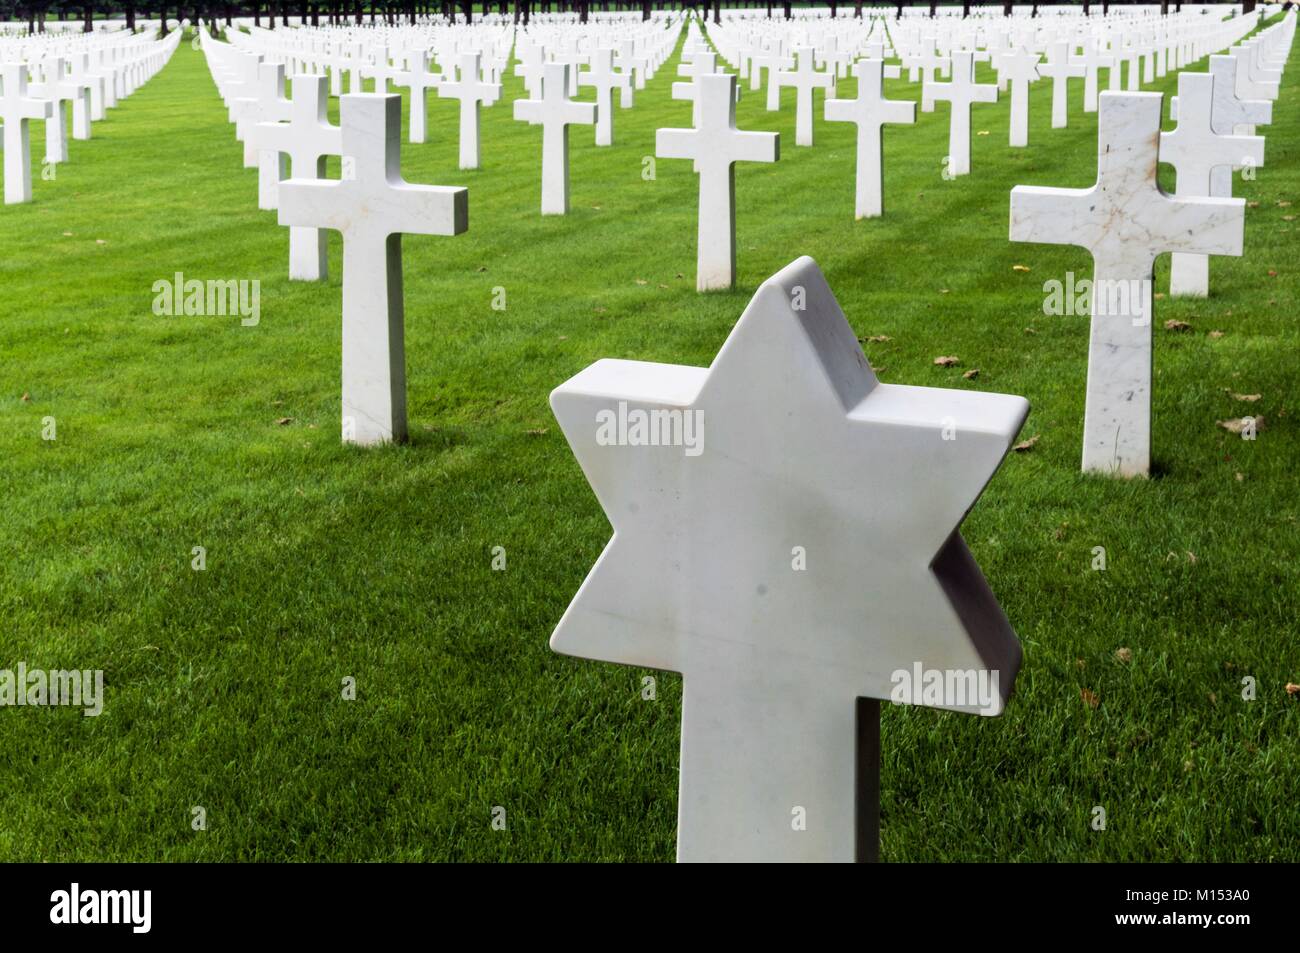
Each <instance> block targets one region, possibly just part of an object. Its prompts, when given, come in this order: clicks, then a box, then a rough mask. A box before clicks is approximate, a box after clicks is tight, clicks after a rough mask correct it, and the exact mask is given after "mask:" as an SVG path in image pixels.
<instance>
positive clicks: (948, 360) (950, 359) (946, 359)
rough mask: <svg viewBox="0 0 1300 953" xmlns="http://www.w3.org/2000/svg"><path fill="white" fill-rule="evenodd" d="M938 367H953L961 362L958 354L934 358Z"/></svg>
mask: <svg viewBox="0 0 1300 953" xmlns="http://www.w3.org/2000/svg"><path fill="white" fill-rule="evenodd" d="M934 363H935V366H936V367H952V366H953V365H954V364H960V363H961V362H960V361H959V360H957V355H956V354H948V355H943V356H940V357H936V358H935V359H934Z"/></svg>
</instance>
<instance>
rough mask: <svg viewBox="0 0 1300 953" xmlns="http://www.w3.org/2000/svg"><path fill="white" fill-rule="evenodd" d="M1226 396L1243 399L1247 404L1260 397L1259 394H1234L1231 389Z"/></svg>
mask: <svg viewBox="0 0 1300 953" xmlns="http://www.w3.org/2000/svg"><path fill="white" fill-rule="evenodd" d="M1228 396H1229V397H1231V398H1232V399H1233V400H1244V401H1245V402H1246V403H1248V404H1253V403H1255V401H1257V400H1259V398H1260V396H1261V395H1259V394H1234V393H1232V392H1231V391H1229V393H1228Z"/></svg>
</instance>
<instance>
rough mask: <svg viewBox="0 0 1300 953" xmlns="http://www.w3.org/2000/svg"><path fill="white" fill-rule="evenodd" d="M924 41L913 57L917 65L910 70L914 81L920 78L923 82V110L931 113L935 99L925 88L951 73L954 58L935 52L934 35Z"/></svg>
mask: <svg viewBox="0 0 1300 953" xmlns="http://www.w3.org/2000/svg"><path fill="white" fill-rule="evenodd" d="M923 42H924V44H925V45H924V47H923V48H922V51H921V52H920V53H919V54H918V55H916V56H915V57H913V58H912V63H913V64H915V65H914V66H913V67H912V69H911V70H910V71H909V75H910V76H911V79H912V82H916V81H917V80H918V79H919V80H920V82H921V91H922V95H921V112H923V113H930V112H934V100H933V99H930V98H929V97H928V96H926V95H925V90H927V89H928V88H929V87H930V84H931V83H933V82H935V81H936V80H938V79H939V78H940V77H942V76H944V75H945V74H950V72H951V68H952V60H951V59H949V58H948V57H946V56H940V55H939V54H938V53H936V52H935V49H934V44H935V40H934V37H926V38H925V40H924V41H923Z"/></svg>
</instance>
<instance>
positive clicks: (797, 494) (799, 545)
mask: <svg viewBox="0 0 1300 953" xmlns="http://www.w3.org/2000/svg"><path fill="white" fill-rule="evenodd" d="M706 82H708V80H706ZM551 407H552V409H553V411H554V413H555V416H556V420H557V421H558V422H559V425H560V427H561V428H562V429H563V431H564V434H565V437H566V438H567V439H568V441H569V446H570V447H571V448H572V450H573V453H574V456H575V457H576V458H577V460H578V463H579V464H580V465H581V467H582V470H583V473H584V474H585V475H586V477H587V480H588V481H589V482H590V484H591V487H592V490H593V491H594V493H595V495H596V498H597V500H598V501H599V502H600V505H601V507H602V508H603V509H604V511H605V514H606V516H607V517H608V519H609V521H610V523H611V524H612V526H613V531H614V532H613V538H612V539H611V540H610V542H609V544H608V545H607V546H606V547H605V550H604V552H603V553H602V554H601V555H600V558H599V560H598V561H597V562H596V564H595V566H594V567H593V568H592V570H591V572H590V573H589V574H588V576H587V578H586V580H585V581H584V582H583V583H582V586H581V588H580V589H579V590H578V592H577V594H576V595H575V596H574V598H573V601H572V603H571V604H570V605H569V608H568V610H567V611H566V612H565V613H564V616H563V617H562V618H561V619H560V622H559V624H558V625H557V626H556V629H555V632H554V634H552V636H551V641H550V645H551V649H552V650H554V651H556V652H560V653H563V654H565V655H573V656H577V657H580V658H588V659H597V660H601V661H605V662H615V663H619V664H623V665H632V666H636V667H638V668H650V669H662V670H666V671H673V672H680V673H681V674H682V678H683V684H682V690H683V700H682V721H681V761H680V787H679V795H678V809H677V810H678V813H677V818H678V821H677V859H678V860H679V861H853V860H855V859H859V860H861V859H869V858H871V857H872V855H873V854H874V848H875V844H874V843H873V841H874V839H875V835H876V832H875V830H874V827H875V824H876V823H878V822H877V821H876V818H877V817H878V814H877V811H878V804H877V803H866V804H864V803H863V802H864V801H865V800H867V799H869V798H870V799H872V800H875V799H878V790H876V791H872V790H871V789H872V787H873V786H874V785H875V784H877V783H878V777H879V774H878V771H879V753H878V750H864V748H873V745H872V741H873V740H876V741H877V742H878V737H879V734H878V730H879V706H880V702H881V701H882V700H893V701H895V702H898V703H909V702H910V703H912V704H924V705H928V706H931V707H938V708H944V709H948V710H954V711H964V712H969V713H975V712H978V713H980V714H985V715H996V714H999V713H1001V711H1002V710H1003V709H1004V706H1005V702H1006V699H1007V697H1008V696H1009V694H1010V693H1011V689H1012V685H1013V682H1014V680H1015V677H1016V674H1017V672H1018V670H1019V667H1020V661H1021V648H1020V643H1019V640H1018V639H1017V638H1016V635H1015V632H1014V631H1013V630H1012V627H1011V625H1010V623H1009V622H1008V620H1007V618H1006V616H1005V614H1004V613H1003V612H1002V610H1001V608H1000V607H999V606H998V603H997V600H996V598H995V597H994V595H993V593H992V591H991V589H990V588H989V585H988V583H987V581H986V580H985V579H984V576H983V574H982V573H981V572H980V569H979V566H978V565H977V564H976V562H975V560H974V557H973V556H972V555H971V552H970V550H969V549H968V548H967V546H966V543H965V541H964V540H963V539H962V537H961V534H960V532H959V531H958V527H959V526H960V524H961V522H962V519H963V518H964V517H965V515H966V513H967V512H968V511H969V510H970V509H971V507H972V506H973V505H974V504H975V501H976V500H977V499H978V497H979V495H980V493H981V492H982V490H983V489H984V486H985V485H986V484H987V483H988V481H989V480H990V479H991V478H992V476H993V474H994V473H995V471H996V470H997V469H998V466H999V464H1000V463H1001V461H1002V459H1003V457H1004V456H1005V455H1006V453H1007V451H1008V449H1009V448H1010V446H1011V442H1012V441H1013V440H1014V439H1015V435H1016V434H1017V433H1018V431H1019V430H1020V427H1021V425H1022V424H1023V422H1024V420H1025V416H1026V414H1027V413H1028V410H1029V405H1028V403H1026V401H1025V400H1024V399H1023V398H1021V397H1013V396H1007V395H1002V394H989V393H982V392H979V391H975V390H942V389H938V388H929V387H910V386H902V385H893V384H883V383H880V382H879V381H878V380H877V379H876V376H875V374H874V372H873V371H872V369H871V367H870V365H869V364H868V362H867V359H866V357H865V356H864V355H863V353H862V348H861V347H860V345H859V344H858V342H857V339H856V337H855V336H854V331H853V329H852V328H851V327H850V325H849V323H848V321H847V320H846V319H845V317H844V313H843V312H842V311H841V310H840V307H839V305H838V303H837V302H836V301H835V297H834V295H833V294H832V292H831V289H830V288H829V286H828V285H827V283H826V280H825V278H824V277H823V276H822V274H821V272H820V270H819V269H818V268H817V265H816V263H815V262H813V260H812V259H810V258H801V259H799V260H797V261H795V262H793V263H792V264H790V265H788V266H787V267H786V268H784V269H782V270H781V271H780V272H778V273H777V274H776V275H775V276H773V277H772V278H770V279H768V280H767V281H766V282H764V283H763V285H762V286H761V287H760V288H759V289H758V291H757V293H756V294H755V295H754V298H753V300H752V301H751V302H750V304H749V306H748V307H747V308H746V309H745V312H744V314H743V315H742V316H741V318H740V321H739V322H738V323H737V324H736V326H735V328H734V329H733V330H732V332H731V335H730V336H729V337H728V338H727V341H726V343H725V344H724V345H723V346H722V349H721V351H719V353H718V355H717V357H716V358H715V359H714V361H713V364H712V366H711V367H708V368H703V367H684V366H678V365H672V364H652V363H645V362H641V361H624V360H602V361H598V362H597V363H595V364H592V365H591V366H590V367H588V368H587V369H586V370H584V371H582V372H581V373H579V374H578V375H577V376H575V377H573V378H571V379H570V380H568V381H567V382H565V383H564V384H562V385H560V387H558V388H556V390H555V391H554V392H553V393H552V394H551ZM647 421H648V422H650V423H649V426H648V428H647ZM647 430H649V432H650V434H651V435H652V436H651V437H650V439H647ZM945 434H947V436H945ZM951 437H955V439H951ZM916 673H925V675H924V678H925V680H926V681H932V679H931V674H932V673H933V674H936V675H938V677H939V680H940V681H941V682H942V681H944V680H945V678H946V679H947V680H948V682H950V683H951V684H952V685H953V686H954V687H953V689H952V690H951V691H944V692H940V691H935V692H933V693H929V694H927V693H923V692H922V691H921V690H920V686H916V685H915V683H914V681H913V676H914V674H916ZM959 681H960V683H961V686H962V687H958V682H959ZM976 685H978V686H981V688H975V687H974V686H976ZM965 686H970V687H971V690H970V691H967V690H966V688H965ZM959 696H960V697H959ZM873 733H874V739H872V737H871V736H872V735H873ZM864 808H865V810H864ZM864 822H865V823H864Z"/></svg>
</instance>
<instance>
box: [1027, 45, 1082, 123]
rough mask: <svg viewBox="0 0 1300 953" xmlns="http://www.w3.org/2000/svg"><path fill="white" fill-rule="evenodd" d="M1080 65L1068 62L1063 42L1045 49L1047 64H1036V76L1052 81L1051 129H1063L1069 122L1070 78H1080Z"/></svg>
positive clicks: (1066, 49)
mask: <svg viewBox="0 0 1300 953" xmlns="http://www.w3.org/2000/svg"><path fill="white" fill-rule="evenodd" d="M1086 71H1087V70H1086V69H1085V67H1084V66H1083V64H1082V63H1073V62H1071V61H1070V44H1069V43H1067V42H1065V41H1064V40H1062V41H1060V42H1057V43H1053V44H1052V45H1051V46H1049V47H1048V48H1047V62H1046V63H1039V64H1038V75H1039V76H1046V77H1047V78H1049V79H1050V80H1051V81H1052V128H1053V129H1064V128H1065V127H1066V125H1067V124H1068V123H1069V121H1070V107H1069V93H1070V77H1071V76H1082V75H1083V74H1084V73H1085V72H1086Z"/></svg>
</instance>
